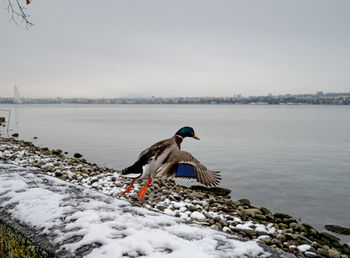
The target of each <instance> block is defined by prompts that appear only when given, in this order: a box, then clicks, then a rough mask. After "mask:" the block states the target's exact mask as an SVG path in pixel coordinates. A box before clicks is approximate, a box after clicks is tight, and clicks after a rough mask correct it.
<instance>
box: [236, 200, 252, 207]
mask: <svg viewBox="0 0 350 258" xmlns="http://www.w3.org/2000/svg"><path fill="white" fill-rule="evenodd" d="M238 202H239V203H240V204H241V205H247V206H250V201H249V200H248V199H240V200H238Z"/></svg>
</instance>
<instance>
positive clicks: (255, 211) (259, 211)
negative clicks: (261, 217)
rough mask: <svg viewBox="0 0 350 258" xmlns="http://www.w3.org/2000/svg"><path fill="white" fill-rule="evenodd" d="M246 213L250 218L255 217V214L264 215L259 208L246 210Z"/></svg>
mask: <svg viewBox="0 0 350 258" xmlns="http://www.w3.org/2000/svg"><path fill="white" fill-rule="evenodd" d="M244 213H245V214H247V215H250V216H254V215H255V214H262V211H261V210H259V209H257V208H252V209H247V210H244Z"/></svg>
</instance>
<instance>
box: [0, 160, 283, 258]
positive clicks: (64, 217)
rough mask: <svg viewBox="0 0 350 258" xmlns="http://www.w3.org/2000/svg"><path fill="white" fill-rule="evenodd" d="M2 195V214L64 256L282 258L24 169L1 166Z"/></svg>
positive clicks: (264, 248) (173, 218) (273, 252)
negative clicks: (26, 226) (32, 231)
mask: <svg viewBox="0 0 350 258" xmlns="http://www.w3.org/2000/svg"><path fill="white" fill-rule="evenodd" d="M0 192H1V193H2V194H1V198H0V207H1V209H2V210H3V211H6V214H7V215H8V216H10V217H11V218H13V219H16V220H18V221H20V223H24V224H26V225H29V226H30V227H33V228H34V229H35V228H36V229H38V228H40V230H41V231H37V232H36V234H34V237H37V238H39V237H40V236H42V235H44V234H46V238H47V241H48V242H50V243H53V244H54V245H55V246H56V248H57V249H56V254H58V255H59V256H60V257H68V256H72V255H73V256H75V255H77V256H86V257H122V256H129V257H135V256H147V257H162V256H164V255H168V256H169V257H243V256H244V257H269V256H270V255H273V254H274V255H275V257H276V254H277V253H276V252H275V251H274V250H272V249H270V248H268V247H267V246H261V245H259V244H257V243H256V242H254V241H245V240H242V239H239V238H236V237H233V236H232V235H229V234H225V233H221V232H218V231H215V230H213V229H210V228H208V227H203V226H200V225H196V224H184V223H182V221H181V220H180V219H178V218H175V217H173V216H168V215H164V214H161V213H159V212H154V211H150V210H148V209H146V208H143V207H137V206H134V205H132V204H131V203H130V202H128V201H126V200H121V199H117V198H113V197H109V196H107V195H104V194H101V193H98V192H96V191H92V190H89V189H86V188H82V187H79V186H74V185H72V184H70V183H66V182H63V181H61V180H58V179H55V178H53V177H50V176H47V175H44V174H42V173H38V172H37V171H35V170H31V169H23V168H21V167H18V166H8V165H7V166H6V165H5V166H4V165H3V164H2V163H0ZM193 213H195V212H193ZM193 213H192V214H193ZM198 214H199V213H198ZM198 214H196V216H198V217H200V216H199V215H198ZM203 216H204V215H203Z"/></svg>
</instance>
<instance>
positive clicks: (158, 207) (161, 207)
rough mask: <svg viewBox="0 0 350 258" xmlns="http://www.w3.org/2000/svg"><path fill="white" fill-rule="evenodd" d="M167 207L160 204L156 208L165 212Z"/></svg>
mask: <svg viewBox="0 0 350 258" xmlns="http://www.w3.org/2000/svg"><path fill="white" fill-rule="evenodd" d="M165 208H166V207H165V206H164V205H162V204H158V205H157V206H156V209H158V210H160V211H164V210H165Z"/></svg>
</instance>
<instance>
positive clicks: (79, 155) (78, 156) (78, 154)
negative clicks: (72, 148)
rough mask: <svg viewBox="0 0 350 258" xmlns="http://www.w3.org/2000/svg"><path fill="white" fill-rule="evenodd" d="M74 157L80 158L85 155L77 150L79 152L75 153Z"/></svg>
mask: <svg viewBox="0 0 350 258" xmlns="http://www.w3.org/2000/svg"><path fill="white" fill-rule="evenodd" d="M73 157H74V158H76V159H80V158H82V157H83V155H81V154H80V153H78V152H77V153H74V155H73Z"/></svg>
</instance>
